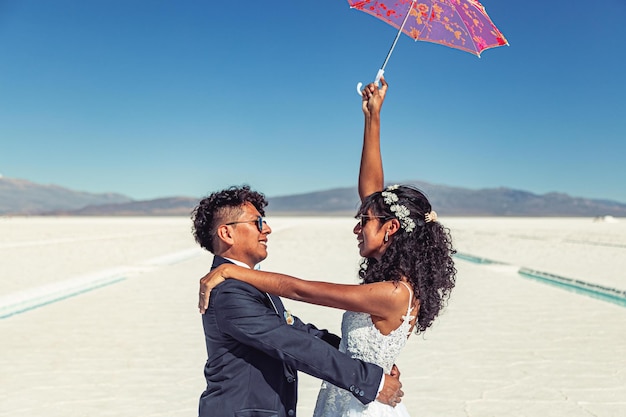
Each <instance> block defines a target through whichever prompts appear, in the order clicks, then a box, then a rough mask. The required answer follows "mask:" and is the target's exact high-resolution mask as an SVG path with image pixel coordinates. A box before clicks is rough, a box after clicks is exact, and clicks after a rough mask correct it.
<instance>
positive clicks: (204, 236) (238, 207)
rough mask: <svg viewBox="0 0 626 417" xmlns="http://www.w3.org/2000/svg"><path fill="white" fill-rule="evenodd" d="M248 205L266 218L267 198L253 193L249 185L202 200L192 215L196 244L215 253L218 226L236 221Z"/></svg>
mask: <svg viewBox="0 0 626 417" xmlns="http://www.w3.org/2000/svg"><path fill="white" fill-rule="evenodd" d="M246 203H250V204H252V205H253V206H254V207H255V208H256V209H257V210H258V211H259V213H260V214H261V216H265V207H266V206H267V204H268V203H267V200H266V199H265V196H264V195H263V194H261V193H259V192H256V191H252V190H251V189H250V186H248V185H243V186H241V187H236V186H232V187H229V188H227V189H224V190H221V191H216V192H214V193H212V194H210V195H209V196H207V197H205V198H203V199H202V200H200V203H198V205H197V206H196V207H195V208H194V209H193V212H192V213H191V220H192V221H193V227H192V232H193V236H194V238H195V239H196V242H198V244H199V245H200V246H202V247H203V248H205V249H206V250H208V251H209V252H211V253H213V249H214V247H213V239H214V238H215V230H216V228H217V226H219V225H221V224H224V223H228V222H229V221H236V220H237V218H238V217H239V216H240V215H241V213H242V212H243V205H244V204H246Z"/></svg>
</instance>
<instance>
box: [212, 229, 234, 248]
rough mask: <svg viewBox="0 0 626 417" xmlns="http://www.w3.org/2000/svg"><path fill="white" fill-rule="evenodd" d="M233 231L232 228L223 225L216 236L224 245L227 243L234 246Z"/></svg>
mask: <svg viewBox="0 0 626 417" xmlns="http://www.w3.org/2000/svg"><path fill="white" fill-rule="evenodd" d="M232 230H233V229H232V228H231V227H228V226H227V225H225V224H223V225H221V226H219V227H218V228H217V230H216V231H215V235H216V236H217V238H218V240H220V241H221V242H222V244H224V243H225V244H226V245H228V246H232V245H233V243H234V239H233V234H232Z"/></svg>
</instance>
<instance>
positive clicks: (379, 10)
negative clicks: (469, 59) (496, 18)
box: [348, 0, 509, 91]
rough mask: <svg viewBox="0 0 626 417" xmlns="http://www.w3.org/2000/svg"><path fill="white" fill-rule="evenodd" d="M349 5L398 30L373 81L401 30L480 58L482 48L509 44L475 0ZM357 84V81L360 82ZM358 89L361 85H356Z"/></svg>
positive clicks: (366, 1) (409, 0) (399, 0)
mask: <svg viewBox="0 0 626 417" xmlns="http://www.w3.org/2000/svg"><path fill="white" fill-rule="evenodd" d="M348 3H350V7H351V8H353V9H357V10H360V11H363V12H365V13H369V14H371V15H372V16H374V17H377V18H378V19H381V20H383V21H384V22H387V23H388V24H390V25H391V26H394V27H395V28H397V29H398V33H397V34H396V37H395V39H394V41H393V44H392V45H391V48H390V49H389V52H388V53H387V57H386V58H385V62H384V63H383V65H382V66H381V68H380V69H379V70H378V74H376V80H375V82H376V83H377V84H378V81H379V80H380V77H381V76H382V75H383V73H384V72H385V66H386V65H387V61H389V57H390V56H391V53H392V52H393V49H394V48H395V46H396V42H398V38H399V37H400V33H402V32H404V33H405V34H407V35H408V36H410V37H412V38H413V39H415V40H416V41H426V42H434V43H438V44H441V45H445V46H449V47H451V48H456V49H460V50H462V51H466V52H469V53H471V54H474V55H476V56H478V57H480V54H481V52H482V51H484V50H485V49H489V48H494V47H496V46H503V45H508V44H509V43H508V42H507V40H506V38H505V37H504V35H503V34H502V33H501V32H500V30H498V28H497V27H496V26H495V25H494V24H493V22H492V21H491V19H490V18H489V16H487V12H486V11H485V8H484V7H483V5H482V4H480V3H479V2H478V1H477V0H420V1H418V0H396V1H393V0H391V1H388V2H385V1H375V0H360V1H355V0H348ZM359 84H360V83H359ZM358 89H359V91H360V89H361V84H360V85H359V87H358Z"/></svg>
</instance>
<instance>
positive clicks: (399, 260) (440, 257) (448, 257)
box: [357, 185, 456, 333]
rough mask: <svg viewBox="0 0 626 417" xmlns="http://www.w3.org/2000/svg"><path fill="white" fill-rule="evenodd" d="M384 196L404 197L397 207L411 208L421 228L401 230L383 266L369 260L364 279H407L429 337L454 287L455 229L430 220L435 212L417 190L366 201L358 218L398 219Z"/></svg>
mask: <svg viewBox="0 0 626 417" xmlns="http://www.w3.org/2000/svg"><path fill="white" fill-rule="evenodd" d="M384 191H389V192H392V193H394V194H395V195H396V196H397V197H398V201H396V202H394V203H393V204H398V205H402V206H405V207H406V208H407V209H408V210H409V212H410V215H409V217H410V218H411V219H413V221H414V222H415V228H414V229H413V230H412V231H410V232H407V231H406V229H405V227H404V226H403V227H401V228H400V230H399V231H398V232H397V233H395V234H394V235H393V238H392V240H391V241H390V245H389V247H388V248H387V250H386V251H385V253H384V254H383V255H382V257H381V259H380V261H377V260H376V259H374V258H364V259H363V260H362V261H361V267H360V270H359V277H360V278H361V280H362V282H363V283H372V282H379V281H398V280H400V279H401V278H402V277H406V279H407V280H408V281H409V282H410V283H411V285H412V286H413V291H414V292H415V294H416V296H417V299H418V300H419V312H418V316H417V321H416V324H415V332H416V333H420V332H424V331H425V330H426V329H427V328H428V327H430V325H431V324H432V323H433V321H434V319H435V317H437V315H438V314H439V312H440V311H441V309H442V308H443V307H444V305H445V304H446V302H447V300H448V298H449V297H450V292H451V291H452V288H454V284H455V279H456V268H455V267H454V261H453V259H452V256H453V255H454V254H455V253H456V251H455V249H454V248H453V246H452V238H451V236H450V231H449V229H447V228H445V227H443V226H442V225H441V224H440V223H439V222H437V221H431V222H426V221H425V216H426V214H428V213H430V212H431V211H432V207H431V205H430V202H429V201H428V198H426V196H425V195H424V193H423V192H421V191H420V190H418V189H417V188H414V187H411V186H406V185H402V186H397V187H393V188H390V187H388V188H386V189H385V190H383V191H378V192H375V193H373V194H371V195H370V196H368V197H367V198H366V199H365V200H364V201H363V203H362V204H361V207H360V208H359V212H358V214H357V216H359V215H368V214H371V215H374V216H381V217H382V219H381V223H383V222H384V221H386V220H389V219H392V218H394V217H396V218H398V217H397V215H396V214H394V212H393V211H392V210H391V205H390V204H387V203H386V202H385V199H384V196H383V194H382V193H383V192H384ZM400 223H401V224H402V221H400Z"/></svg>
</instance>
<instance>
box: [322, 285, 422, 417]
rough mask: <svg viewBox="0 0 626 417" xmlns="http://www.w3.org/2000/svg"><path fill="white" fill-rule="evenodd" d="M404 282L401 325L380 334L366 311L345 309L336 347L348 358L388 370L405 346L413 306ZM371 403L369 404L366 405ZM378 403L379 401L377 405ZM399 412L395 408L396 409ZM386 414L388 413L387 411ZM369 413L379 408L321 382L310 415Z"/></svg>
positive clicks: (374, 412) (379, 413)
mask: <svg viewBox="0 0 626 417" xmlns="http://www.w3.org/2000/svg"><path fill="white" fill-rule="evenodd" d="M401 283H402V284H404V285H405V286H406V287H407V288H408V289H409V293H410V297H409V304H408V306H407V311H406V314H405V315H404V316H402V324H400V326H398V327H397V328H396V329H395V330H393V331H392V332H391V333H389V334H387V335H383V334H382V333H381V332H380V331H379V330H378V329H377V328H376V326H374V323H373V322H372V318H371V316H370V315H369V314H367V313H355V312H352V311H346V312H345V313H344V314H343V319H342V321H341V344H340V345H339V350H340V351H341V352H345V353H347V354H348V355H349V356H350V357H352V358H357V359H362V360H364V361H365V362H370V363H375V364H376V365H379V366H380V367H382V368H383V370H384V371H385V373H389V372H390V371H391V367H392V366H393V364H394V363H395V362H396V359H397V358H398V356H399V355H400V352H401V351H402V348H404V346H405V345H406V342H407V339H408V337H409V334H410V329H411V320H413V318H414V316H411V312H412V311H413V309H412V308H411V302H412V300H413V291H411V289H410V287H409V286H408V285H407V284H405V283H404V282H401ZM371 405H372V403H370V406H371ZM377 406H380V403H378V404H377ZM388 408H389V409H388V410H387V409H385V412H384V415H394V416H395V415H396V414H394V412H393V410H394V409H393V408H391V407H388ZM397 411H399V410H397ZM355 413H356V414H355ZM388 413H389V414H388ZM348 415H349V416H352V415H355V416H362V417H365V416H370V415H376V416H379V415H381V411H380V409H379V408H377V409H376V411H374V410H372V409H369V407H368V406H363V405H362V404H361V403H360V402H358V400H356V399H355V398H354V396H353V395H352V394H351V393H350V392H348V391H346V390H343V389H340V388H337V387H335V386H334V385H332V384H330V383H328V382H323V383H322V387H321V389H320V393H319V396H318V398H317V405H316V407H315V412H314V416H324V417H326V416H332V417H335V416H348Z"/></svg>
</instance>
